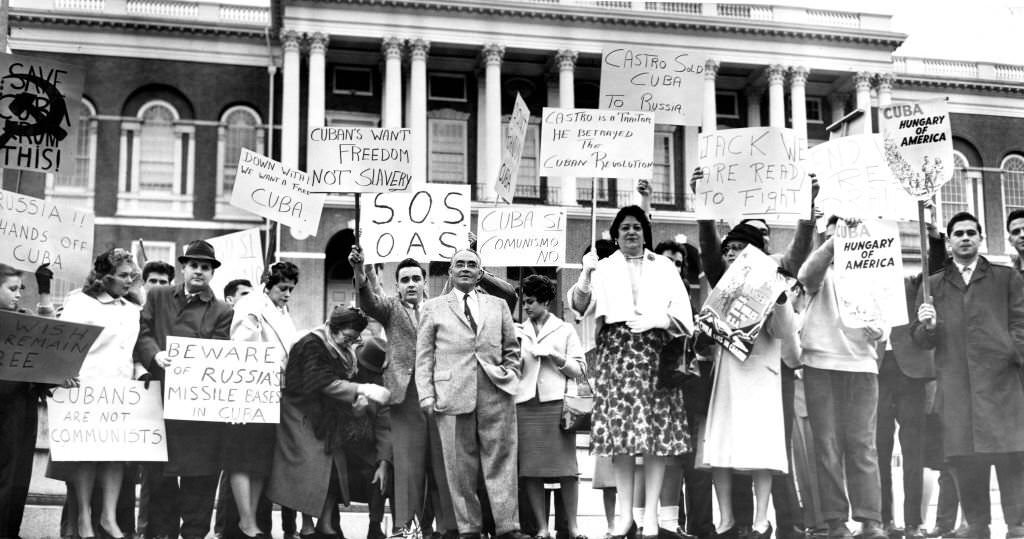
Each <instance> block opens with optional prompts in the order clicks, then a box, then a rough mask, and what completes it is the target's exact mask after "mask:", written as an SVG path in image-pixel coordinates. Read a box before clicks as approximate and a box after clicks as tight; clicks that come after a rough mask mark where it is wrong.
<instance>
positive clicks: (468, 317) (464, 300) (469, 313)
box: [462, 294, 476, 333]
mask: <svg viewBox="0 0 1024 539" xmlns="http://www.w3.org/2000/svg"><path fill="white" fill-rule="evenodd" d="M462 306H463V307H465V312H466V320H469V327H471V328H473V333H476V320H474V319H473V311H471V310H469V294H465V295H463V296H462Z"/></svg>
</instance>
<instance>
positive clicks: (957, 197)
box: [938, 151, 985, 223]
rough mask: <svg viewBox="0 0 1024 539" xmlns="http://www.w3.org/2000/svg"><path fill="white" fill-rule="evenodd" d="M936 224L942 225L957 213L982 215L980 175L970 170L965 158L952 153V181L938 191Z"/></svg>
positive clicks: (957, 153)
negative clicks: (964, 212)
mask: <svg viewBox="0 0 1024 539" xmlns="http://www.w3.org/2000/svg"><path fill="white" fill-rule="evenodd" d="M938 203H939V204H938V209H939V215H938V222H940V223H944V222H946V221H948V220H949V218H950V217H952V216H954V215H956V214H957V213H959V212H962V211H966V212H970V213H972V214H974V215H976V216H978V217H979V218H980V217H981V216H982V215H984V213H985V212H984V208H983V204H982V198H981V173H980V172H979V171H976V170H972V169H971V164H970V162H968V161H967V157H966V156H965V155H964V154H962V153H960V152H956V151H954V152H953V179H951V180H949V181H948V182H946V184H945V185H943V186H942V188H941V189H939V196H938Z"/></svg>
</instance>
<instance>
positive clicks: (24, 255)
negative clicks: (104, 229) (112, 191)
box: [0, 189, 96, 286]
mask: <svg viewBox="0 0 1024 539" xmlns="http://www.w3.org/2000/svg"><path fill="white" fill-rule="evenodd" d="M95 220H96V218H95V216H94V215H93V213H92V212H91V211H86V210H80V209H76V208H72V207H69V206H63V205H60V204H53V203H52V202H48V201H46V200H43V199H40V198H34V197H30V196H26V195H21V194H18V193H15V192H12V191H5V190H2V189H0V262H3V263H5V264H10V265H11V266H14V267H15V268H18V269H21V270H26V271H35V269H36V268H37V267H39V266H40V265H41V264H46V263H49V264H50V269H52V270H53V273H54V274H55V275H56V276H57V277H58V278H60V279H62V280H65V281H68V282H71V283H74V285H75V286H81V284H82V283H83V282H85V278H86V276H88V275H89V268H91V267H92V251H93V243H92V242H93V233H94V232H93V231H94V228H95V227H94V222H95Z"/></svg>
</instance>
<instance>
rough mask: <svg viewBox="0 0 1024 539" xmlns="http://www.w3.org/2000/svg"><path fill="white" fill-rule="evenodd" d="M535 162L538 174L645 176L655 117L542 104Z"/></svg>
mask: <svg viewBox="0 0 1024 539" xmlns="http://www.w3.org/2000/svg"><path fill="white" fill-rule="evenodd" d="M540 161H541V164H540V175H541V176H595V177H600V178H645V179H650V178H651V177H652V175H653V174H654V116H653V115H652V114H651V113H649V112H629V111H604V110H593V109H555V108H548V107H544V121H543V123H542V124H541V145H540Z"/></svg>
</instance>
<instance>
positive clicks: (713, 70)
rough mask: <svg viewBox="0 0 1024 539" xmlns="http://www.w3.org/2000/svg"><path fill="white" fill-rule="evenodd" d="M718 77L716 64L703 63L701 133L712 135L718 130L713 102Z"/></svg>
mask: <svg viewBox="0 0 1024 539" xmlns="http://www.w3.org/2000/svg"><path fill="white" fill-rule="evenodd" d="M717 76H718V62H717V61H715V60H708V61H707V62H705V63H704V112H703V115H702V117H701V132H702V133H714V132H715V131H716V130H717V129H718V108H717V107H716V102H715V77H717Z"/></svg>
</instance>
